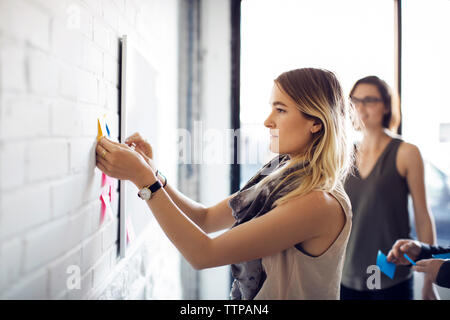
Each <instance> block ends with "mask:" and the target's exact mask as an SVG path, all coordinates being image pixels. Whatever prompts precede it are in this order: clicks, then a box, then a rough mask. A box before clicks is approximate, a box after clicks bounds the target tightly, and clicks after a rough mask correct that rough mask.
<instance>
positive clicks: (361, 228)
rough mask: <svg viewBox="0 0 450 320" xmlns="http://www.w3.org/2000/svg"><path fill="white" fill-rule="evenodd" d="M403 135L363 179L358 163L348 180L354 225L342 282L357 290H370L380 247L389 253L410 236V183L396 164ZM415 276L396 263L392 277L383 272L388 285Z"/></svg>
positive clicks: (383, 285) (383, 279) (382, 285)
mask: <svg viewBox="0 0 450 320" xmlns="http://www.w3.org/2000/svg"><path fill="white" fill-rule="evenodd" d="M402 142H403V141H402V140H401V139H397V138H393V139H392V140H391V141H390V142H389V143H388V145H387V146H386V147H385V149H384V150H383V152H382V154H381V155H380V156H379V158H378V160H377V162H376V163H375V165H374V167H373V168H372V171H371V172H370V173H369V175H368V176H367V177H366V178H365V179H362V178H361V176H360V174H359V172H358V169H357V168H356V166H355V172H354V175H350V176H349V177H348V178H347V180H346V183H345V191H346V192H347V194H348V196H349V198H350V201H351V203H352V210H353V220H352V221H353V226H352V231H351V234H350V239H349V242H348V245H347V252H346V259H345V264H344V270H343V275H342V284H343V285H344V286H346V287H349V288H352V289H355V290H361V291H365V290H369V289H368V288H367V284H366V282H367V278H368V277H369V276H370V275H371V274H372V273H370V274H368V273H367V267H368V266H370V265H376V260H377V253H378V250H381V251H382V252H383V253H384V254H387V253H388V252H389V250H390V249H391V248H392V246H393V244H394V243H395V241H396V240H397V239H405V238H410V231H411V229H410V222H409V214H408V194H409V189H408V184H407V182H406V178H404V177H402V176H400V174H399V173H398V170H397V167H396V158H397V151H398V148H399V146H400V144H401V143H402ZM411 276H412V272H411V270H410V268H408V267H396V271H395V277H394V279H393V280H391V279H390V278H388V277H387V276H385V275H384V274H382V275H381V288H382V289H386V288H389V287H392V286H393V285H395V284H398V283H400V282H402V281H404V280H406V279H408V278H409V277H411Z"/></svg>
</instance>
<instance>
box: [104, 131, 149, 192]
mask: <svg viewBox="0 0 450 320" xmlns="http://www.w3.org/2000/svg"><path fill="white" fill-rule="evenodd" d="M96 160H97V167H98V168H99V169H100V170H101V171H103V172H104V173H106V174H107V175H108V176H110V177H113V178H117V179H120V180H130V181H131V182H133V183H135V184H140V181H141V180H142V178H143V177H144V176H148V175H149V172H150V173H153V174H154V172H153V170H152V169H151V167H150V165H149V164H148V163H147V161H146V160H145V159H144V158H143V156H142V155H141V154H139V153H138V152H136V151H134V150H133V149H131V148H130V147H128V146H127V145H126V144H121V143H117V142H114V141H111V140H109V139H107V138H105V137H103V138H101V139H100V140H99V141H98V143H97V148H96Z"/></svg>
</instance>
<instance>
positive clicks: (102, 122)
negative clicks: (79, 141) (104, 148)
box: [97, 114, 111, 141]
mask: <svg viewBox="0 0 450 320" xmlns="http://www.w3.org/2000/svg"><path fill="white" fill-rule="evenodd" d="M104 136H108V137H111V131H110V129H109V126H108V123H107V118H106V114H105V115H103V117H100V118H97V141H98V140H100V139H101V138H102V137H104Z"/></svg>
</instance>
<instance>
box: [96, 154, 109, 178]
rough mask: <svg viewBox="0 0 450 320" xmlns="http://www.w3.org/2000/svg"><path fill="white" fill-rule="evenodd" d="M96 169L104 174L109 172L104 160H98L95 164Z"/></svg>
mask: <svg viewBox="0 0 450 320" xmlns="http://www.w3.org/2000/svg"><path fill="white" fill-rule="evenodd" d="M96 165H97V167H98V168H99V169H100V170H101V171H102V172H104V173H106V174H108V173H109V170H108V169H107V168H106V164H105V160H103V159H102V158H98V159H97V162H96Z"/></svg>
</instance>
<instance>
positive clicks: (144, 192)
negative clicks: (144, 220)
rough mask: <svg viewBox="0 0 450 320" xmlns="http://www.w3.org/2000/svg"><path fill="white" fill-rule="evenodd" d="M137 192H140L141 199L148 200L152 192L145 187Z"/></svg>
mask: <svg viewBox="0 0 450 320" xmlns="http://www.w3.org/2000/svg"><path fill="white" fill-rule="evenodd" d="M139 194H140V196H141V198H142V199H144V200H148V199H150V196H151V195H152V192H151V191H150V190H148V189H147V188H144V189H142V190H141V191H139Z"/></svg>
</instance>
